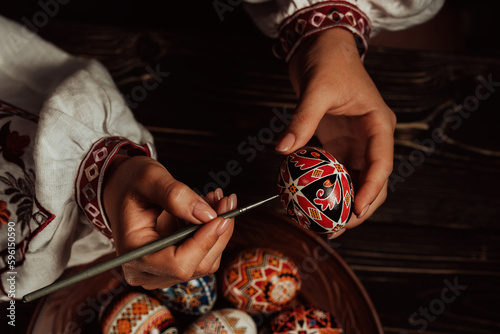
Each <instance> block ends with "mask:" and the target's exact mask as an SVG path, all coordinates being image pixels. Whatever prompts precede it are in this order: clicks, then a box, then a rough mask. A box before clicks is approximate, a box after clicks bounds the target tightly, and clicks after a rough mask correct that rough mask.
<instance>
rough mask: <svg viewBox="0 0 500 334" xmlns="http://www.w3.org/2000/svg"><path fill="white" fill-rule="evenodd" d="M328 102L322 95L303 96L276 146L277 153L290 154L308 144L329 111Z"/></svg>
mask: <svg viewBox="0 0 500 334" xmlns="http://www.w3.org/2000/svg"><path fill="white" fill-rule="evenodd" d="M326 100H327V99H325V98H322V96H321V94H307V93H305V94H303V96H302V97H301V99H300V100H299V103H298V105H297V108H296V110H295V114H294V116H293V118H292V120H291V122H290V124H289V125H288V128H287V129H286V130H285V133H284V134H283V136H282V137H281V139H280V141H279V142H278V144H277V145H276V151H278V152H280V153H282V154H290V153H292V152H294V151H295V150H297V149H299V148H301V147H303V146H305V145H306V144H307V142H308V141H309V140H310V139H311V138H312V136H313V135H314V132H315V131H316V128H317V127H318V124H319V122H320V121H321V119H322V118H323V115H324V114H325V113H326V111H327V110H328V109H329V106H328V104H327V103H326Z"/></svg>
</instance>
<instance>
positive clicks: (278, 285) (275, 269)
mask: <svg viewBox="0 0 500 334" xmlns="http://www.w3.org/2000/svg"><path fill="white" fill-rule="evenodd" d="M301 284H302V280H301V278H300V274H299V270H298V268H297V266H296V265H295V263H294V262H293V261H292V260H291V259H289V258H288V257H287V256H285V255H284V254H283V253H282V252H280V251H277V250H273V249H266V248H251V249H246V250H243V251H241V252H240V253H239V254H238V255H237V256H236V258H235V259H234V260H233V261H232V262H231V263H229V264H228V265H227V266H226V267H225V268H224V271H223V280H222V293H223V295H224V297H225V298H226V299H227V300H228V301H229V302H230V303H231V304H233V306H234V307H236V308H238V309H240V310H242V311H245V312H248V313H250V314H257V313H263V314H271V313H274V312H276V311H279V310H282V309H283V308H285V307H286V306H288V305H289V304H290V303H291V302H292V301H293V300H294V299H295V297H296V295H297V293H298V291H299V290H300V287H301Z"/></svg>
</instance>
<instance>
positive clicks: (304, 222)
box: [278, 147, 354, 233]
mask: <svg viewBox="0 0 500 334" xmlns="http://www.w3.org/2000/svg"><path fill="white" fill-rule="evenodd" d="M278 191H279V195H280V201H281V204H282V206H283V208H284V209H285V211H286V213H287V214H288V216H289V217H291V218H292V219H293V220H294V221H295V222H296V223H298V224H299V225H301V226H302V227H304V228H307V229H309V230H311V231H313V232H316V233H332V232H337V231H339V230H341V229H342V228H343V227H344V226H345V224H346V223H347V222H348V221H349V218H350V217H351V214H352V211H353V207H354V190H353V186H352V181H351V177H350V175H349V173H348V172H347V170H346V168H345V167H344V166H343V165H342V164H341V163H340V162H338V161H337V159H335V157H334V156H332V155H331V154H330V153H328V152H327V151H325V150H323V149H322V148H317V147H304V148H301V149H299V150H297V151H295V152H294V153H292V154H290V155H288V156H287V157H286V158H285V159H284V161H283V163H282V164H281V166H280V171H279V174H278Z"/></svg>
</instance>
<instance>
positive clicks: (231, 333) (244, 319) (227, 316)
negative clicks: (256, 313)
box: [184, 308, 257, 334]
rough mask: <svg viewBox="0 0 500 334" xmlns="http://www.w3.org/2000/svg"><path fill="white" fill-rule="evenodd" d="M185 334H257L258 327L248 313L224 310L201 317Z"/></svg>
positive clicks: (230, 309)
mask: <svg viewBox="0 0 500 334" xmlns="http://www.w3.org/2000/svg"><path fill="white" fill-rule="evenodd" d="M184 334H257V325H256V324H255V322H254V321H253V319H252V318H251V317H250V316H249V315H248V314H247V313H245V312H243V311H241V310H237V309H232V308H224V309H220V310H214V311H211V312H209V313H207V314H205V315H203V316H201V317H199V318H198V319H196V320H195V321H194V322H193V323H191V324H190V325H189V327H188V328H187V329H186V331H185V332H184Z"/></svg>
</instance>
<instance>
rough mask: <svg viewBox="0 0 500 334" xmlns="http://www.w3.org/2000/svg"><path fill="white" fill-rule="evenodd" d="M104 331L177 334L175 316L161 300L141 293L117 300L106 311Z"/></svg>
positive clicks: (117, 298) (108, 332) (113, 332)
mask: <svg viewBox="0 0 500 334" xmlns="http://www.w3.org/2000/svg"><path fill="white" fill-rule="evenodd" d="M101 329H102V333H104V334H124V333H134V334H149V333H153V332H158V333H169V334H177V332H178V331H177V327H176V323H175V319H174V317H173V315H172V313H171V312H170V311H169V310H168V309H167V308H166V307H165V305H163V304H161V302H160V301H158V300H157V299H155V298H153V297H151V296H148V295H146V294H143V293H139V292H127V293H124V294H121V295H118V296H117V297H115V298H114V299H113V300H112V301H111V302H110V304H108V305H107V306H106V308H105V310H104V311H103V315H102V319H101Z"/></svg>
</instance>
